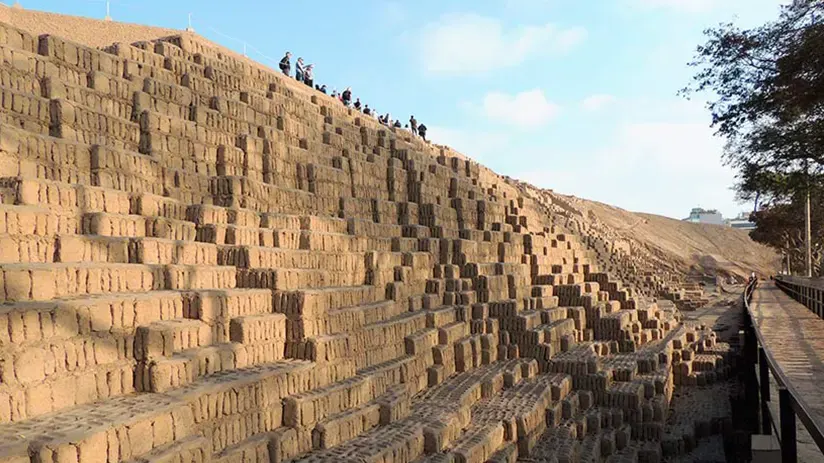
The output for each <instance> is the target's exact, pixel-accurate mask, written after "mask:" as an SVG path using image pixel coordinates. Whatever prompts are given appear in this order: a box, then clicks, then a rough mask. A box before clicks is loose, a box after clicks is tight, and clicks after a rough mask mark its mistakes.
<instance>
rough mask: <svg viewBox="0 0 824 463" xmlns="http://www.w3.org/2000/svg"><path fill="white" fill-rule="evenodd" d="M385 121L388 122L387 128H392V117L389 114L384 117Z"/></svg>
mask: <svg viewBox="0 0 824 463" xmlns="http://www.w3.org/2000/svg"><path fill="white" fill-rule="evenodd" d="M383 121H384V122H386V125H387V126H391V125H392V115H391V114H389V113H386V115H385V116H383Z"/></svg>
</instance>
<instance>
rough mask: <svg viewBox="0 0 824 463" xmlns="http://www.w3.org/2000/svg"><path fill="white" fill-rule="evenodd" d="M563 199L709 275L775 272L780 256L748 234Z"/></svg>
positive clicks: (623, 233)
mask: <svg viewBox="0 0 824 463" xmlns="http://www.w3.org/2000/svg"><path fill="white" fill-rule="evenodd" d="M559 196H561V198H562V199H565V200H567V202H568V203H569V204H571V205H572V206H573V207H575V208H576V209H578V211H579V212H580V213H581V214H583V216H584V217H591V216H595V217H596V218H597V219H598V220H600V221H601V222H602V223H604V224H605V225H607V226H609V227H610V228H612V229H613V230H614V231H615V232H616V233H618V234H619V235H621V236H623V237H625V238H626V239H628V240H637V241H638V242H640V243H642V244H645V245H647V246H651V247H654V248H657V249H658V250H659V251H661V252H663V253H664V254H666V255H669V256H672V257H673V258H676V259H679V260H681V261H682V263H683V265H686V266H696V267H699V268H701V269H704V270H706V271H708V272H710V273H711V272H712V270H713V269H714V268H721V269H724V270H726V271H728V272H730V273H734V274H738V275H740V276H746V275H749V274H750V273H751V272H752V271H755V272H757V273H759V274H761V275H762V276H765V277H766V276H769V275H773V274H775V273H776V271H777V269H778V268H780V257H779V256H778V255H777V254H776V253H775V251H773V250H772V249H770V248H769V247H767V246H764V245H762V244H759V243H756V242H754V241H753V240H752V239H750V237H749V234H748V232H746V231H743V230H737V229H734V228H731V227H725V226H720V225H707V224H694V223H688V222H684V221H681V220H675V219H670V218H668V217H662V216H659V215H653V214H644V213H636V212H629V211H626V210H624V209H620V208H617V207H614V206H609V205H606V204H602V203H599V202H596V201H589V200H582V199H578V198H571V197H569V196H563V195H559Z"/></svg>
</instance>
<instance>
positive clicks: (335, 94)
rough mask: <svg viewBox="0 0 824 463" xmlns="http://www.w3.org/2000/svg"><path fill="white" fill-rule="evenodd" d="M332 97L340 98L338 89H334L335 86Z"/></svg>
mask: <svg viewBox="0 0 824 463" xmlns="http://www.w3.org/2000/svg"><path fill="white" fill-rule="evenodd" d="M331 97H332V98H334V99H336V100H337V99H338V91H337V90H336V89H334V88H333V89H332V95H331Z"/></svg>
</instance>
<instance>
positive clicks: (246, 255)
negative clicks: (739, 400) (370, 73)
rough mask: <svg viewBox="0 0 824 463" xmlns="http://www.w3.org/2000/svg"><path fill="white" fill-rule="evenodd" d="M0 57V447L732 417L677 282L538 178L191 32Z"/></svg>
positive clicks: (547, 430) (288, 447) (124, 447)
mask: <svg viewBox="0 0 824 463" xmlns="http://www.w3.org/2000/svg"><path fill="white" fill-rule="evenodd" d="M0 50H2V63H0V91H2V108H1V109H0V118H2V119H0V303H2V305H0V462H2V463H28V462H32V463H115V462H130V461H131V462H158V463H159V462H164V463H166V462H168V463H205V462H210V461H211V462H227V463H229V462H243V463H268V462H282V461H290V460H294V461H318V462H320V461H338V462H347V461H353V462H354V461H359V462H387V463H388V462H394V463H404V462H419V461H420V462H422V461H431V462H435V461H438V462H440V461H443V462H453V461H454V462H467V463H475V462H479V463H480V462H487V461H489V462H511V461H516V460H519V461H533V462H556V461H557V462H578V461H587V462H589V461H593V462H600V461H609V462H623V461H627V462H635V461H644V462H658V461H663V459H664V458H679V457H680V458H684V460H673V461H693V460H691V459H690V458H692V457H691V456H690V455H693V454H694V453H693V452H696V451H699V450H700V443H701V442H702V441H707V440H709V439H713V436H716V437H717V436H718V435H719V434H720V433H722V432H724V431H725V429H728V428H729V427H730V418H729V415H730V410H729V409H728V408H729V407H728V405H727V406H725V407H720V408H718V407H715V406H714V405H712V403H710V402H708V401H707V400H708V399H707V395H708V394H721V395H722V396H723V395H724V394H726V393H727V392H728V391H727V390H726V389H725V387H721V388H706V387H705V386H706V385H708V384H713V383H716V382H717V381H721V380H723V379H724V378H725V377H726V376H727V375H728V373H729V371H730V366H731V364H732V359H731V353H732V352H733V350H731V348H730V346H729V345H728V344H726V343H721V342H718V340H717V338H716V333H715V332H713V331H712V330H711V329H710V328H709V327H705V326H701V325H700V324H691V323H683V322H682V316H681V314H680V312H679V310H678V309H677V308H676V307H675V305H674V304H673V303H671V302H668V301H663V294H664V293H666V292H667V291H669V292H672V291H677V290H680V289H679V288H681V287H676V286H677V284H676V283H674V282H683V281H684V278H685V273H684V271H683V270H679V269H677V268H668V269H663V268H659V269H658V271H657V272H656V271H655V269H654V268H652V266H651V265H650V266H644V265H641V264H639V262H640V261H638V259H641V260H643V258H641V257H638V256H639V254H638V253H637V252H636V253H634V254H633V253H627V252H619V251H618V250H617V248H616V247H615V246H614V245H613V244H611V241H610V240H609V237H608V236H606V235H605V234H604V233H601V232H597V233H596V231H597V230H595V229H587V228H585V227H584V226H583V225H581V224H582V223H584V222H585V220H578V221H577V222H575V223H577V224H578V225H575V224H574V223H573V222H571V221H570V220H569V218H568V217H565V216H564V215H563V214H560V213H556V212H558V208H559V207H561V206H560V205H559V204H558V203H557V202H554V201H553V199H552V196H550V195H549V194H543V193H541V192H540V191H539V190H537V189H534V188H533V189H529V188H527V187H526V186H524V185H521V184H519V183H518V182H513V181H509V180H507V179H504V178H502V177H500V176H498V175H496V174H495V173H493V172H491V171H489V170H488V169H486V168H484V167H482V166H480V165H478V164H477V163H475V162H473V161H471V160H469V159H467V158H466V157H464V156H462V155H459V154H458V153H455V152H452V151H450V150H449V149H448V148H445V147H439V146H434V145H430V144H427V143H424V142H423V141H421V140H420V139H416V138H413V137H412V136H411V134H410V133H409V132H406V131H404V130H400V129H397V130H396V129H388V128H385V127H381V126H379V125H378V124H377V123H376V121H374V120H373V119H371V118H368V117H363V116H362V115H360V114H358V113H357V112H354V111H352V110H347V109H346V108H344V107H343V106H341V105H340V104H338V103H337V102H336V101H334V100H332V99H331V98H328V97H326V96H325V95H322V94H320V93H319V92H315V91H312V90H311V89H308V88H305V87H303V86H299V85H297V84H295V83H294V82H292V81H289V80H287V79H284V78H283V76H281V75H279V74H278V73H277V72H275V71H273V70H269V69H266V68H264V67H263V66H258V65H255V64H254V63H251V62H249V61H248V60H244V59H241V58H240V57H237V56H236V55H234V54H232V53H229V52H227V50H225V49H222V48H220V47H218V46H216V45H214V44H212V43H210V42H208V41H206V40H204V39H201V38H199V37H198V36H196V35H193V34H189V33H180V34H177V35H173V36H164V37H157V38H156V39H155V40H150V41H140V42H135V43H114V44H112V45H111V46H109V47H106V48H104V49H96V48H93V47H90V46H86V45H81V44H79V43H73V42H71V41H69V40H66V39H63V38H61V37H59V36H55V35H49V34H44V35H38V34H34V33H30V32H26V31H24V30H21V29H18V28H15V27H13V26H10V25H0ZM650 258H652V257H650ZM616 272H617V273H616ZM679 272H681V273H679ZM616 275H617V276H616ZM681 289H683V288H681ZM692 289H695V288H692ZM694 387H704V389H702V390H701V393H700V394H699V393H695V394H691V393H690V392H689V391H690V390H691V389H690V388H694ZM676 389H682V390H683V393H682V394H681V395H680V397H681V398H680V399H679V400H684V401H687V402H688V403H687V406H688V407H690V408H691V409H693V411H694V413H692V414H690V415H688V416H677V417H675V418H673V415H672V414H671V412H670V409H671V407H672V401H673V400H674V399H673V394H674V392H675V390H676ZM724 397H726V396H724ZM724 397H722V399H721V400H720V403H722V404H724V403H726V402H725V401H724V400H723V399H724ZM713 403H719V402H717V401H716V402H713ZM708 404H709V405H708Z"/></svg>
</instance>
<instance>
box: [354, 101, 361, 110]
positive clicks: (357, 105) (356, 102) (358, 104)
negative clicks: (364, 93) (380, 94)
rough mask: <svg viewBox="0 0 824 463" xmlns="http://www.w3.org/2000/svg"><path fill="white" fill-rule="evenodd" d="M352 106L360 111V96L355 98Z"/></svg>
mask: <svg viewBox="0 0 824 463" xmlns="http://www.w3.org/2000/svg"><path fill="white" fill-rule="evenodd" d="M354 106H355V109H357V110H358V111H360V108H361V103H360V98H356V99H355V105H354Z"/></svg>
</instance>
